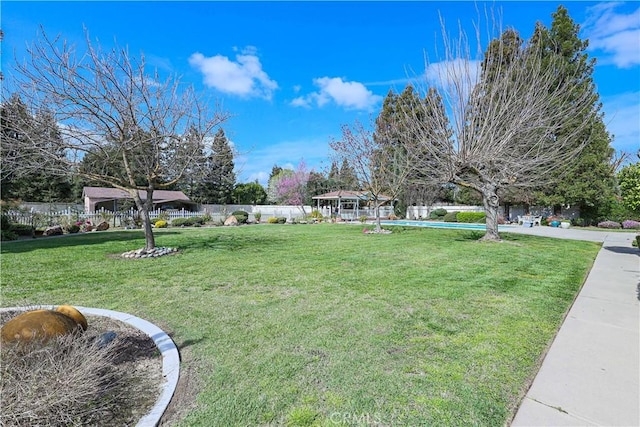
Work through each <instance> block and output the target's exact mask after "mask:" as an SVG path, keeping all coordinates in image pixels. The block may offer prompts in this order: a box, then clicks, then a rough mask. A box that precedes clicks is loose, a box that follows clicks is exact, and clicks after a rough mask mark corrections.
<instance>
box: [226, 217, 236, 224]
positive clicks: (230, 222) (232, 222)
mask: <svg viewBox="0 0 640 427" xmlns="http://www.w3.org/2000/svg"><path fill="white" fill-rule="evenodd" d="M224 225H238V218H236V217H235V216H233V215H231V216H230V217H229V218H227V219H225V220H224Z"/></svg>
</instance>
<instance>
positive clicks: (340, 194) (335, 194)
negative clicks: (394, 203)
mask: <svg viewBox="0 0 640 427" xmlns="http://www.w3.org/2000/svg"><path fill="white" fill-rule="evenodd" d="M312 199H314V200H373V197H372V195H371V192H370V191H350V190H338V191H331V192H329V193H325V194H320V195H318V196H313V197H312ZM391 199H392V198H391V197H389V196H385V195H382V194H380V195H378V200H383V201H387V200H391Z"/></svg>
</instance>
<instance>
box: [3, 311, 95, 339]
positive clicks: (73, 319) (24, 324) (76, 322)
mask: <svg viewBox="0 0 640 427" xmlns="http://www.w3.org/2000/svg"><path fill="white" fill-rule="evenodd" d="M86 329H87V319H86V318H85V317H84V316H83V315H82V313H80V312H79V311H78V310H77V309H75V308H74V307H71V306H69V305H63V306H60V307H58V308H57V309H56V310H32V311H27V312H25V313H22V314H19V315H17V316H16V317H14V318H13V319H11V320H9V321H8V322H7V323H5V324H4V326H2V328H1V329H0V337H1V338H2V342H4V343H7V342H12V341H23V340H24V341H32V340H34V339H39V340H42V341H43V342H46V341H48V340H50V339H51V338H53V337H56V336H61V335H67V334H73V333H80V332H82V331H84V330H86Z"/></svg>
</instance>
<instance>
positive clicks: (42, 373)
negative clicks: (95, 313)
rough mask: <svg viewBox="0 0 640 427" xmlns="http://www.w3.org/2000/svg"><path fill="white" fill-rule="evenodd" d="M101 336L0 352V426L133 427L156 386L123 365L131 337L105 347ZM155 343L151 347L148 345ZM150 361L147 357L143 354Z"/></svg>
mask: <svg viewBox="0 0 640 427" xmlns="http://www.w3.org/2000/svg"><path fill="white" fill-rule="evenodd" d="M102 332H103V330H102V329H101V328H93V329H92V330H90V331H87V332H86V333H85V334H82V335H80V336H78V335H75V336H72V335H67V336H62V337H57V338H56V339H53V340H51V341H49V342H48V343H47V344H46V345H43V344H42V343H39V342H20V343H16V344H4V345H2V348H1V349H0V358H1V360H2V364H1V366H0V396H1V401H0V407H1V408H0V409H1V410H0V425H2V426H33V425H48V426H58V425H60V426H62V425H65V426H85V425H101V426H110V425H119V426H121V425H132V424H135V423H136V422H137V421H138V420H139V419H140V417H141V416H143V415H144V414H145V413H146V411H147V410H148V409H149V408H150V407H151V406H152V405H153V402H154V400H155V398H156V397H157V395H158V389H157V385H154V383H150V380H149V379H148V378H147V376H146V375H145V372H141V370H140V369H135V368H134V369H132V367H131V366H127V365H126V362H128V361H130V359H131V357H127V356H125V354H127V353H128V351H127V350H126V349H127V348H128V347H136V346H137V347H138V348H139V347H140V343H136V342H135V337H134V342H133V343H131V342H130V341H131V339H132V336H131V335H126V334H120V333H118V334H117V336H116V338H115V339H114V340H113V341H111V342H110V343H108V344H105V343H104V342H103V341H102V340H101V336H102ZM151 343H153V341H151ZM147 357H148V352H147Z"/></svg>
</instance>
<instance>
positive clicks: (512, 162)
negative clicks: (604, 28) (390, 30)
mask: <svg viewBox="0 0 640 427" xmlns="http://www.w3.org/2000/svg"><path fill="white" fill-rule="evenodd" d="M442 29H443V38H444V42H445V58H444V61H443V62H441V63H432V64H430V63H428V61H427V70H429V72H430V73H431V75H432V77H435V79H434V80H435V81H437V83H436V84H433V85H431V86H430V87H429V85H425V87H423V88H422V89H423V90H424V92H425V93H426V96H425V100H424V102H423V103H422V104H420V105H421V106H423V107H421V108H424V109H425V110H428V111H426V112H427V113H428V114H423V115H418V114H416V113H415V112H408V113H407V115H406V122H407V123H408V126H407V132H409V133H410V136H411V138H408V139H409V140H410V141H411V142H410V143H409V144H407V150H408V152H409V153H410V156H411V157H412V164H413V166H414V167H415V168H416V169H418V170H419V171H420V173H421V174H422V176H423V177H425V179H428V180H429V181H432V182H441V183H446V182H449V183H453V184H457V185H459V186H463V187H468V188H471V189H474V190H476V191H477V192H479V193H480V194H481V195H482V200H483V204H484V208H485V212H486V215H487V231H486V234H485V236H484V237H483V239H484V240H500V236H499V234H498V209H499V202H500V197H499V195H500V192H501V191H502V190H504V189H508V188H510V189H527V188H536V187H539V186H541V185H545V183H547V182H548V181H549V179H550V178H552V177H554V176H555V177H557V174H553V173H552V172H553V171H558V170H563V169H564V168H566V167H567V165H568V164H569V163H570V162H571V161H572V159H574V158H575V157H576V156H577V155H578V154H579V153H580V151H581V149H582V148H583V147H584V145H585V144H586V143H587V142H588V141H587V140H588V137H589V135H588V128H587V124H588V122H589V121H590V120H591V118H593V117H594V115H595V114H597V107H595V106H594V98H593V95H592V94H590V93H588V92H585V91H580V90H579V88H578V87H577V84H576V82H575V81H574V79H572V78H570V77H569V78H563V79H559V78H558V77H557V71H558V69H559V68H560V67H562V63H561V60H557V61H556V60H555V59H554V58H553V57H552V56H549V55H543V52H541V49H540V48H539V46H537V45H536V44H529V45H524V44H523V42H522V40H520V38H519V37H518V36H517V33H515V31H513V30H507V31H505V32H504V33H503V35H502V37H501V38H499V39H495V40H493V41H492V42H491V44H490V46H489V49H488V51H487V53H486V55H485V57H484V61H478V60H474V59H475V58H474V57H472V55H471V54H470V51H471V49H470V47H469V43H468V41H467V38H466V36H465V34H461V36H460V39H459V40H457V41H454V40H451V39H449V38H448V37H447V36H446V31H445V26H444V24H443V25H442ZM477 36H478V39H480V37H479V32H478V34H477ZM427 74H429V73H427ZM419 107H420V106H419ZM450 131H451V132H450ZM585 131H586V132H585ZM585 133H586V136H585ZM412 153H415V155H411V154H412ZM425 153H428V154H427V155H425Z"/></svg>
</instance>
